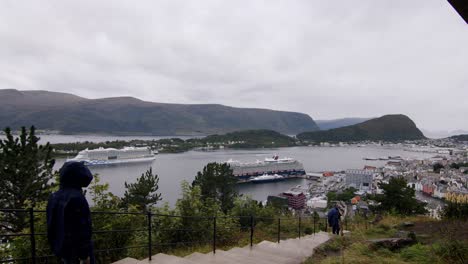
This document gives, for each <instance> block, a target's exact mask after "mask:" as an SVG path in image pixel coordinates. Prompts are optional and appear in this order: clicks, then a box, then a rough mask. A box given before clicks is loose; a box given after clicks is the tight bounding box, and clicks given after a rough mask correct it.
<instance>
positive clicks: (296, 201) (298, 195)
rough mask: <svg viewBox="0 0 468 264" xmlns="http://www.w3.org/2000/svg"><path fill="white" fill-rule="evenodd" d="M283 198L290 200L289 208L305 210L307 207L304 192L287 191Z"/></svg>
mask: <svg viewBox="0 0 468 264" xmlns="http://www.w3.org/2000/svg"><path fill="white" fill-rule="evenodd" d="M281 196H283V197H286V198H288V206H289V207H291V208H293V209H303V208H304V207H305V205H306V196H305V194H304V193H302V192H294V191H287V192H284V193H282V194H281Z"/></svg>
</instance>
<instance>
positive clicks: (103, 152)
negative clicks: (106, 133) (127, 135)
mask: <svg viewBox="0 0 468 264" xmlns="http://www.w3.org/2000/svg"><path fill="white" fill-rule="evenodd" d="M155 159H156V156H155V153H153V152H152V151H151V150H150V149H149V148H147V147H138V148H136V147H125V148H123V149H115V148H102V147H101V148H98V149H91V150H89V149H85V150H82V151H80V152H79V153H78V155H77V156H76V157H75V158H73V159H68V160H67V161H83V162H84V163H85V165H87V166H96V165H112V164H122V163H134V162H149V161H153V160H155Z"/></svg>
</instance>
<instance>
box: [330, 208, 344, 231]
mask: <svg viewBox="0 0 468 264" xmlns="http://www.w3.org/2000/svg"><path fill="white" fill-rule="evenodd" d="M340 217H341V214H340V210H339V209H338V205H337V204H335V207H333V208H332V209H331V210H330V211H329V212H328V224H329V225H330V226H331V228H332V231H333V234H337V235H339V234H340Z"/></svg>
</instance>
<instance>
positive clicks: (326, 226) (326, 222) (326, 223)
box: [323, 218, 328, 232]
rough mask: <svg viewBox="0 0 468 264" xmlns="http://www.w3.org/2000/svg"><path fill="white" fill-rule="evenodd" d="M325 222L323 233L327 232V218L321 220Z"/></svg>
mask: <svg viewBox="0 0 468 264" xmlns="http://www.w3.org/2000/svg"><path fill="white" fill-rule="evenodd" d="M323 220H325V232H328V222H327V218H325V219H323Z"/></svg>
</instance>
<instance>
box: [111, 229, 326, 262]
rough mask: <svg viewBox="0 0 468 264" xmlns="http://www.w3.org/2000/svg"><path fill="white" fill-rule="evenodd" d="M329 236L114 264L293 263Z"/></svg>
mask: <svg viewBox="0 0 468 264" xmlns="http://www.w3.org/2000/svg"><path fill="white" fill-rule="evenodd" d="M329 239H330V236H329V234H328V233H325V232H319V233H316V234H315V235H308V236H304V237H301V238H300V239H299V238H294V239H287V240H281V241H280V243H274V242H269V241H263V242H260V243H259V244H256V245H254V246H253V247H252V248H251V247H250V246H245V247H242V248H239V247H235V248H232V249H230V250H228V251H224V250H218V249H217V250H216V254H213V253H212V252H210V253H206V254H201V253H198V252H195V253H192V254H191V255H188V256H186V257H183V258H181V257H176V256H171V255H166V254H162V253H160V254H156V255H154V256H153V257H152V258H151V261H150V260H149V259H144V260H136V259H132V258H125V259H122V260H120V261H117V262H114V264H155V263H168V264H195V263H213V264H215V263H222V264H234V263H236V264H237V263H246V264H275V263H278V264H283V263H284V264H293V263H302V261H303V260H304V259H305V258H307V257H310V256H312V254H313V250H314V248H316V247H317V246H319V245H321V244H323V243H325V242H327V241H328V240H329Z"/></svg>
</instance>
